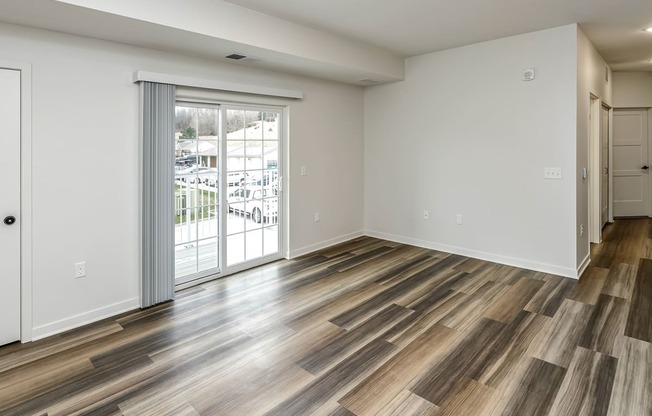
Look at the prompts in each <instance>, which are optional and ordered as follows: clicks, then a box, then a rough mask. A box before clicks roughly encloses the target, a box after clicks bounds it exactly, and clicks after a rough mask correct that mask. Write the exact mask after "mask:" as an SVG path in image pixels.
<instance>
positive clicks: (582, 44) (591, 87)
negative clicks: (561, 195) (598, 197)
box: [575, 28, 612, 268]
mask: <svg viewBox="0 0 652 416" xmlns="http://www.w3.org/2000/svg"><path fill="white" fill-rule="evenodd" d="M605 71H609V80H610V81H609V82H606V81H605ZM611 78H612V75H611V70H610V69H608V67H607V63H606V62H605V61H604V59H602V57H601V56H600V54H598V52H597V51H596V50H595V48H594V47H593V45H592V44H591V42H590V41H589V40H588V38H587V37H586V35H584V33H583V32H582V31H581V30H580V29H579V28H578V30H577V172H576V178H577V183H576V185H577V207H576V227H575V231H576V241H577V267H578V268H580V267H582V265H586V264H587V263H586V260H587V259H588V256H589V253H590V243H589V205H588V201H589V181H588V180H587V179H583V177H582V169H583V168H589V133H590V128H589V113H590V110H591V108H590V107H591V94H593V95H594V96H595V97H597V98H598V99H599V100H600V101H601V102H603V103H605V104H607V105H608V106H611V105H612V96H611V92H612V88H611ZM581 225H583V226H584V233H583V235H581V236H580V226H581Z"/></svg>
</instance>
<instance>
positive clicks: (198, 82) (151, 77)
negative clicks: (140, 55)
mask: <svg viewBox="0 0 652 416" xmlns="http://www.w3.org/2000/svg"><path fill="white" fill-rule="evenodd" d="M133 81H134V82H141V81H148V82H159V83H162V84H173V85H178V86H183V87H193V88H206V89H210V90H218V91H231V92H238V93H243V94H256V95H270V96H272V97H283V98H292V99H302V98H303V92H302V91H299V90H288V89H283V88H271V87H264V86H261V85H249V84H238V83H235V82H225V81H216V80H213V79H202V78H193V77H185V76H181V75H171V74H161V73H158V72H149V71H141V70H138V71H136V72H134V79H133Z"/></svg>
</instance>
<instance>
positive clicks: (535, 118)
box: [365, 25, 577, 276]
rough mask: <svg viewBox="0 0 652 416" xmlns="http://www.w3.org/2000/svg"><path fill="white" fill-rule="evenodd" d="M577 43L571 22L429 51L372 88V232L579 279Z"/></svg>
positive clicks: (368, 193)
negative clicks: (529, 74)
mask: <svg viewBox="0 0 652 416" xmlns="http://www.w3.org/2000/svg"><path fill="white" fill-rule="evenodd" d="M576 43H577V27H576V25H569V26H563V27H559V28H555V29H550V30H544V31H540V32H535V33H529V34H525V35H520V36H514V37H510V38H505V39H500V40H496V41H490V42H485V43H480V44H475V45H470V46H466V47H461V48H456V49H451V50H446V51H442V52H437V53H431V54H427V55H423V56H418V57H414V58H410V59H408V60H407V62H406V79H405V81H404V82H398V83H394V84H389V85H382V86H376V87H371V88H367V89H366V90H365V227H366V229H367V230H368V232H369V233H370V234H372V235H377V236H382V237H386V238H390V239H395V240H399V241H405V242H412V243H417V244H420V245H424V246H430V247H433V248H441V249H444V250H447V251H452V252H458V253H462V254H467V255H471V256H475V257H479V258H486V259H491V260H496V261H500V262H504V263H509V264H515V265H519V266H523V267H528V268H532V269H538V270H545V271H550V272H555V273H559V274H565V275H568V276H573V275H574V274H575V273H576V264H577V263H576V239H575V237H574V229H575V220H576V219H575V211H576V208H575V195H576V182H575V180H576V154H575V153H576V144H575V142H576V135H577V130H576V106H577V96H576V94H577V84H576V82H577V80H576V77H577V57H576ZM526 68H535V69H536V80H534V81H531V82H524V81H521V71H522V70H523V69H526ZM549 166H552V167H561V168H562V170H563V178H562V179H560V180H546V179H544V178H543V169H544V167H549ZM424 209H427V210H429V211H430V220H424V219H423V210H424ZM456 214H463V215H464V225H462V226H459V225H456V223H455V221H456Z"/></svg>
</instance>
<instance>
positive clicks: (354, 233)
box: [288, 231, 365, 259]
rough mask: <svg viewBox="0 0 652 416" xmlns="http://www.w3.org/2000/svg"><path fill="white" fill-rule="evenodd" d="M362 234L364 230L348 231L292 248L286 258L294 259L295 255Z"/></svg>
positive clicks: (304, 253)
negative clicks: (347, 232) (328, 238)
mask: <svg viewBox="0 0 652 416" xmlns="http://www.w3.org/2000/svg"><path fill="white" fill-rule="evenodd" d="M363 235H365V233H364V232H362V231H356V232H353V233H350V234H346V235H342V236H339V237H335V238H331V239H330V240H326V241H322V242H320V243H315V244H311V245H309V246H305V247H302V248H298V249H296V250H292V251H290V252H289V256H288V259H294V258H296V257H300V256H303V255H306V254H309V253H312V252H314V251H317V250H321V249H324V248H327V247H330V246H334V245H335V244H340V243H343V242H345V241H349V240H352V239H354V238H358V237H362V236H363Z"/></svg>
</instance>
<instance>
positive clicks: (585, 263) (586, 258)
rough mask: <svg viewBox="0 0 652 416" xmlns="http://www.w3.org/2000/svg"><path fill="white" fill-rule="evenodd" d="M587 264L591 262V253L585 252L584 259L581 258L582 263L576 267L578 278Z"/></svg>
mask: <svg viewBox="0 0 652 416" xmlns="http://www.w3.org/2000/svg"><path fill="white" fill-rule="evenodd" d="M589 264H591V253H589V254H587V255H586V257H584V260H582V264H580V267H578V268H577V278H578V279H579V278H580V277H582V274H583V273H584V271H585V270H586V268H587V267H589Z"/></svg>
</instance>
